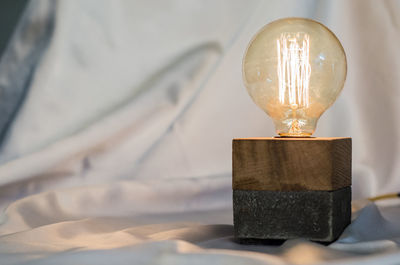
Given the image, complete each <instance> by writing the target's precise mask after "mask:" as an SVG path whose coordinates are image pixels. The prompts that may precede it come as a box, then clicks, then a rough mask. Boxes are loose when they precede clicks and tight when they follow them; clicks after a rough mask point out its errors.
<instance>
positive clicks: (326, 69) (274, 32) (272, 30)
mask: <svg viewBox="0 0 400 265" xmlns="http://www.w3.org/2000/svg"><path fill="white" fill-rule="evenodd" d="M346 72H347V65H346V55H345V52H344V50H343V47H342V45H341V44H340V42H339V40H338V39H337V38H336V36H335V35H334V34H333V33H332V32H331V31H330V30H329V29H328V28H326V27H325V26H324V25H322V24H321V23H318V22H316V21H313V20H310V19H304V18H285V19H280V20H276V21H273V22H272V23H270V24H268V25H266V26H264V27H263V28H262V29H261V30H260V31H259V32H258V33H257V34H256V35H255V36H254V38H253V39H252V41H251V42H250V44H249V46H248V48H247V50H246V53H245V55H244V58H243V79H244V83H245V86H246V88H247V91H248V93H249V94H250V96H251V98H252V99H253V101H254V102H255V103H256V104H257V105H258V106H259V107H260V108H261V109H262V110H264V111H265V112H266V113H267V114H268V115H269V116H270V117H271V118H272V119H273V121H274V124H275V128H276V131H277V133H278V134H279V135H280V136H287V137H306V136H311V135H312V134H313V133H314V131H315V127H316V125H317V121H318V119H319V117H320V116H321V114H322V113H323V112H324V111H325V110H326V109H327V108H329V107H330V106H331V105H332V104H333V102H334V101H335V100H336V98H337V97H338V95H339V93H340V91H341V90H342V88H343V85H344V81H345V79H346Z"/></svg>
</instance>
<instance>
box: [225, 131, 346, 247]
mask: <svg viewBox="0 0 400 265" xmlns="http://www.w3.org/2000/svg"><path fill="white" fill-rule="evenodd" d="M232 153H233V156H232V165H233V176H232V188H233V212H234V230H235V237H236V238H237V239H238V240H239V241H240V242H243V241H244V242H246V241H247V240H250V241H254V240H258V239H259V240H265V239H291V238H306V239H310V240H314V241H321V242H332V241H334V240H336V239H337V238H338V237H339V236H340V234H341V233H342V231H343V230H344V228H345V227H346V226H347V225H348V224H349V223H350V219H351V138H245V139H234V140H233V152H232Z"/></svg>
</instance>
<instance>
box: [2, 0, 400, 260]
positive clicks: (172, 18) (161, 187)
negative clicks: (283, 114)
mask: <svg viewBox="0 0 400 265" xmlns="http://www.w3.org/2000/svg"><path fill="white" fill-rule="evenodd" d="M399 11H400V2H399V1H380V2H376V1H372V0H368V1H360V0H357V1H345V0H335V1H333V0H332V1H304V0H302V1H256V0H254V1H239V0H237V1H228V0H225V1H223V0H219V1H211V0H210V1H194V0H193V1H187V0H181V1H178V0H169V1H98V0H97V1H94V0H93V1H90V0H86V1H58V2H53V1H50V0H41V1H38V0H36V1H32V2H31V3H30V4H29V6H28V9H27V12H26V14H25V15H24V19H22V21H21V23H27V24H26V25H25V27H23V26H19V27H18V28H17V32H16V33H15V35H14V37H13V40H12V42H11V43H10V47H9V48H8V50H7V52H10V51H13V52H14V53H16V54H18V55H19V56H15V61H16V62H15V64H13V65H16V67H14V68H12V69H11V70H10V71H9V72H0V81H2V80H9V79H10V76H18V75H15V71H18V69H19V67H18V66H20V67H22V66H21V65H24V62H25V61H26V60H28V59H29V60H28V61H29V65H31V64H32V63H33V62H35V66H34V68H33V70H32V74H31V76H30V77H29V79H28V80H27V81H26V82H21V83H23V84H25V86H26V87H25V89H26V91H27V92H26V97H25V100H24V102H23V105H22V106H21V108H20V109H19V111H18V113H17V115H16V117H15V119H14V121H13V123H12V124H11V127H10V128H9V129H8V133H7V135H6V137H5V139H4V141H3V144H2V147H1V152H0V161H1V164H0V207H1V209H2V214H1V215H0V264H110V263H113V264H207V263H220V264H399V263H400V251H399V243H400V241H399V239H400V222H399V220H400V218H399V216H400V208H399V207H398V204H397V202H394V203H393V204H392V205H386V206H384V205H381V206H379V207H377V206H376V205H375V204H366V203H365V204H362V202H363V201H362V200H360V199H362V198H365V197H367V196H371V195H376V194H380V193H385V192H394V191H398V190H399V189H400V178H398V176H399V175H400V174H399V173H400V163H399V162H400V157H399V154H400V152H399V147H400V146H399V145H400V143H399V142H400V141H399V140H398V139H400V127H399V125H398V121H399V119H398V117H397V113H399V111H400V110H399V104H398V102H400V93H399V84H400V77H399V75H398V74H397V73H398V72H399V70H400V54H399V51H398V43H399V36H400V35H399V33H400V32H399V27H400V16H399V14H400V13H399ZM290 16H300V17H309V18H313V19H317V20H319V21H321V22H322V23H324V24H325V25H327V26H328V27H329V28H331V29H332V30H333V31H334V32H335V33H336V35H337V36H338V38H339V39H340V40H341V42H342V44H343V46H344V48H345V51H346V53H347V59H348V78H347V82H346V85H345V87H344V90H343V92H342V94H341V96H340V97H339V99H338V100H337V102H336V103H335V104H334V105H333V106H332V107H331V108H330V109H329V110H328V111H327V113H325V114H324V115H323V116H322V118H321V120H320V122H319V124H318V128H317V133H316V135H317V136H351V137H352V138H353V195H354V196H353V197H354V199H355V200H356V201H355V204H354V205H355V206H357V203H361V205H362V206H363V207H358V208H357V209H356V207H355V211H354V221H353V223H352V224H351V225H350V226H349V227H348V228H347V229H346V231H345V232H344V233H343V235H342V237H341V238H340V239H339V240H338V241H336V242H335V243H333V244H331V245H329V246H324V245H320V244H317V243H312V242H308V241H305V240H289V241H287V242H285V243H284V244H283V245H280V246H279V245H269V246H246V245H239V244H237V243H235V242H234V240H233V236H232V235H233V233H232V230H233V227H232V210H231V207H232V205H231V204H232V201H231V140H232V138H238V137H253V136H272V135H274V129H273V125H272V122H271V121H270V120H269V118H268V117H267V116H266V115H265V114H264V113H262V111H261V110H259V109H258V108H257V107H256V106H255V105H254V104H253V103H252V102H251V99H250V97H249V96H248V95H247V93H246V91H245V89H244V87H243V84H242V80H241V58H242V55H243V52H244V50H245V48H246V45H247V43H248V42H249V40H250V39H251V37H252V35H253V34H254V33H255V32H256V31H257V30H258V29H259V28H260V27H261V26H263V25H264V24H266V23H268V22H270V21H272V20H274V19H277V18H281V17H290ZM32 21H33V22H38V23H32ZM28 22H29V23H28ZM39 22H41V23H39ZM43 24H45V26H46V28H48V29H49V30H50V31H51V32H50V33H49V34H48V35H46V36H43V40H42V42H40V41H39V42H38V38H40V36H41V35H40V36H39V37H38V35H35V34H39V33H40V34H42V33H41V32H43V31H38V30H37V25H43ZM35 26H36V27H35ZM29 36H36V37H37V38H33V37H32V38H29ZM49 36H50V37H49ZM27 43H28V44H29V43H31V46H30V45H27ZM37 43H40V45H41V47H42V48H43V49H44V50H43V51H42V50H41V51H40V52H41V56H37V57H32V55H33V54H35V53H37V52H38V49H32V48H31V47H32V45H37ZM22 44H24V45H22ZM4 58H11V57H10V56H8V57H2V60H4ZM12 58H14V57H12ZM32 58H34V59H32ZM9 73H14V74H12V75H9ZM20 78H28V77H24V76H21V77H20ZM21 83H19V84H21ZM1 84H2V85H4V86H6V85H9V86H12V85H13V84H15V82H11V81H7V82H5V81H4V82H3V83H1Z"/></svg>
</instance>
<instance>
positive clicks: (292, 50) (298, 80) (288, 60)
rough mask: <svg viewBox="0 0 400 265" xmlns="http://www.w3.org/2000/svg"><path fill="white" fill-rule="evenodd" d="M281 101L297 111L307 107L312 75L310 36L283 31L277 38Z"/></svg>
mask: <svg viewBox="0 0 400 265" xmlns="http://www.w3.org/2000/svg"><path fill="white" fill-rule="evenodd" d="M277 52H278V81H279V101H280V103H281V104H289V105H290V108H291V109H292V110H293V111H295V110H296V109H298V108H307V107H308V105H309V104H310V102H309V84H310V76H311V65H310V62H309V58H310V36H309V35H308V34H305V33H301V32H300V33H288V32H285V33H282V34H281V36H280V38H279V39H278V40H277Z"/></svg>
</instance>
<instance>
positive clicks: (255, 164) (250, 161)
mask: <svg viewBox="0 0 400 265" xmlns="http://www.w3.org/2000/svg"><path fill="white" fill-rule="evenodd" d="M346 72H347V64H346V55H345V52H344V50H343V47H342V45H341V44H340V42H339V40H338V39H337V37H336V36H335V35H334V34H333V33H332V32H331V31H330V30H329V29H328V28H327V27H325V26H324V25H322V24H321V23H319V22H316V21H314V20H311V19H305V18H285V19H279V20H276V21H273V22H271V23H269V24H268V25H266V26H264V27H263V28H262V29H261V30H260V31H259V32H258V33H257V34H256V35H255V36H254V38H253V39H252V40H251V41H250V44H249V46H248V48H247V50H246V52H245V55H244V58H243V79H244V84H245V86H246V88H247V91H248V93H249V95H250V97H251V98H252V99H253V101H254V103H255V104H256V105H257V106H259V107H260V108H261V109H262V110H263V111H265V112H266V113H267V114H268V115H269V116H270V117H271V118H272V120H273V122H274V125H275V129H276V133H277V134H278V135H279V136H276V137H269V138H267V137H265V138H264V137H261V138H239V139H233V143H232V169H233V172H232V188H233V212H234V231H235V238H236V239H237V240H238V241H239V242H243V243H248V242H254V241H263V240H270V239H291V238H306V239H310V240H314V241H320V242H332V241H334V240H336V239H337V238H338V237H339V236H340V234H341V233H342V231H343V230H344V228H345V227H346V226H347V225H348V224H349V223H350V218H351V138H344V137H334V138H320V137H312V134H313V133H314V131H315V128H316V125H317V122H318V119H319V117H320V116H321V115H322V113H323V112H324V111H325V110H326V109H327V108H329V107H330V106H331V105H332V104H333V103H334V101H335V100H336V98H337V97H338V95H339V94H340V92H341V90H342V88H343V85H344V82H345V79H346ZM338 122H340V121H338Z"/></svg>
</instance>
